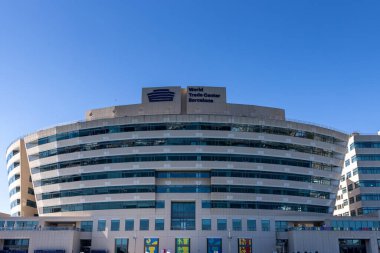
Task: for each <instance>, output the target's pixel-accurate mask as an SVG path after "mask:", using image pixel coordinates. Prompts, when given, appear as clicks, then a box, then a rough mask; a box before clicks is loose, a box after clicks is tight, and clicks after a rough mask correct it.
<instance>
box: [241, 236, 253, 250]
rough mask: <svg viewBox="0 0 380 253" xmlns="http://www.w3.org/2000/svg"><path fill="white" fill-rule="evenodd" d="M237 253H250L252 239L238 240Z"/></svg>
mask: <svg viewBox="0 0 380 253" xmlns="http://www.w3.org/2000/svg"><path fill="white" fill-rule="evenodd" d="M238 245H239V253H252V239H250V238H239V239H238Z"/></svg>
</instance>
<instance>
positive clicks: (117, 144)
mask: <svg viewBox="0 0 380 253" xmlns="http://www.w3.org/2000/svg"><path fill="white" fill-rule="evenodd" d="M170 145H205V146H234V147H250V148H266V149H279V150H292V151H293V150H294V151H298V152H302V153H309V154H315V155H321V156H326V157H333V156H334V154H333V152H329V151H325V150H323V149H321V148H316V147H307V146H302V145H296V144H289V143H278V142H264V141H256V140H243V139H214V138H159V139H158V138H155V139H134V140H119V141H106V142H97V143H89V144H81V145H74V146H67V147H62V148H56V149H51V150H47V151H42V152H40V153H38V154H37V155H30V156H29V160H30V161H33V160H36V159H41V158H46V157H50V156H55V155H60V154H68V153H74V152H82V151H90V150H98V149H112V148H127V147H140V146H170Z"/></svg>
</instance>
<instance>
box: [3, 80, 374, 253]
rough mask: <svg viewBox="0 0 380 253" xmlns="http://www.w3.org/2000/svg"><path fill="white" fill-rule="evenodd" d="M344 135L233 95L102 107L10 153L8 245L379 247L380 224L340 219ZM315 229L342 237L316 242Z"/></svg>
mask: <svg viewBox="0 0 380 253" xmlns="http://www.w3.org/2000/svg"><path fill="white" fill-rule="evenodd" d="M347 138H348V136H347V135H346V134H344V133H341V132H338V131H335V130H331V129H328V128H324V127H319V126H316V125H312V124H305V123H299V122H294V121H289V120H286V118H285V111H284V110H282V109H277V108H269V107H262V106H254V105H239V104H230V103H227V100H226V90H225V88H222V87H199V86H190V87H187V88H181V87H177V86H176V87H160V88H145V89H143V92H142V103H141V104H137V105H126V106H114V107H108V108H103V109H95V110H91V111H89V112H87V113H86V120H85V121H82V122H76V123H72V124H65V125H59V126H56V127H52V128H48V129H44V130H41V131H38V132H35V133H32V134H29V135H27V136H25V137H23V138H22V139H20V140H17V141H16V142H14V143H12V144H11V145H10V146H9V148H8V150H7V152H6V156H7V157H9V159H7V170H8V182H9V189H10V198H11V206H12V209H11V212H12V213H11V214H12V216H22V217H19V218H17V217H12V218H6V219H3V220H2V221H1V222H2V223H0V227H2V228H3V231H2V232H0V238H1V239H2V240H0V246H1V245H3V249H4V250H10V249H17V250H25V249H27V250H29V252H36V251H37V252H38V253H40V252H39V251H41V252H43V251H44V250H45V251H46V250H50V251H53V250H65V251H66V252H70V251H71V252H79V251H90V250H92V251H93V252H96V251H102V252H105V251H108V252H134V253H136V252H149V253H158V252H164V251H166V252H178V253H179V252H207V253H208V252H212V253H215V252H218V253H221V252H273V251H277V252H305V251H307V252H340V250H341V249H344V247H346V248H347V250H348V251H347V252H351V251H349V250H351V249H355V250H363V249H364V250H365V251H360V252H363V253H364V252H378V246H377V245H378V244H377V239H378V238H380V236H378V232H377V230H378V227H379V226H378V223H376V222H378V218H377V217H372V218H371V219H366V220H360V219H359V220H358V221H357V224H358V225H357V226H356V225H355V226H354V228H355V230H356V231H361V233H359V234H358V235H356V234H354V233H353V232H352V231H353V230H352V229H351V227H350V224H349V223H347V222H348V221H347V220H343V218H336V219H337V220H332V212H333V209H334V203H335V199H336V192H337V189H338V185H339V179H340V175H341V171H342V166H343V158H344V155H345V152H346V145H347ZM21 151H23V152H24V153H22V152H21ZM23 158H24V160H22V159H23ZM19 160H20V161H23V162H19V163H17V161H19ZM17 173H19V174H20V176H19V177H17V176H15V175H17ZM22 175H25V176H28V180H27V181H25V182H26V183H24V181H22V178H21V177H22ZM17 187H19V188H17ZM15 188H16V190H14V189H15ZM29 188H30V189H31V190H29ZM17 189H19V190H18V191H17ZM24 192H26V193H27V194H26V195H23V194H22V193H24ZM33 203H34V204H33ZM36 214H38V216H39V217H38V218H37V217H35V218H33V216H34V215H36ZM334 219H335V218H334ZM339 219H341V220H339ZM369 222H370V223H369ZM355 224H356V223H355ZM345 228H347V229H346V231H351V232H347V233H351V234H347V236H346V235H345V236H343V237H341V232H340V231H342V230H344V229H345ZM369 228H370V229H369ZM369 230H371V232H369ZM372 230H374V231H372ZM49 231H54V232H49ZM316 231H324V233H323V235H324V236H325V237H323V238H324V239H321V240H325V241H326V243H327V241H328V240H330V239H331V238H335V239H336V240H335V239H334V240H333V241H331V242H330V243H327V244H326V245H327V246H323V245H320V243H316V242H312V241H313V237H314V234H313V233H315V232H316ZM363 231H367V234H368V235H365V236H364V234H363V233H364V232H363ZM54 233H56V234H54ZM331 233H332V235H331ZM41 236H42V237H41ZM45 236H47V237H48V238H51V239H50V240H49V242H46V241H45V240H42V239H38V238H45ZM60 237H62V238H67V241H68V242H69V243H65V244H63V243H62V241H60V240H59V239H58V238H60ZM305 238H308V240H309V243H305V242H307V241H305V240H306V239H305ZM354 239H355V240H354ZM56 240H58V241H57V242H56V244H55V243H54V242H55V241H56ZM65 240H66V239H65ZM350 240H351V241H350ZM353 240H354V241H353ZM71 242H72V243H71ZM26 245H28V246H26ZM332 245H333V246H332ZM326 247H328V248H331V249H332V250H331V251H327V248H326ZM374 249H376V251H373V250H374ZM352 252H353V251H352ZM355 252H356V251H355ZM358 252H359V251H358Z"/></svg>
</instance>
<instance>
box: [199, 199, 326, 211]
mask: <svg viewBox="0 0 380 253" xmlns="http://www.w3.org/2000/svg"><path fill="white" fill-rule="evenodd" d="M202 208H233V209H267V210H281V211H296V212H314V213H328V212H329V208H328V207H326V206H316V205H305V204H295V203H278V202H259V201H225V200H211V201H209V200H203V201H202Z"/></svg>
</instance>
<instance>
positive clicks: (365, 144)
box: [350, 142, 380, 150]
mask: <svg viewBox="0 0 380 253" xmlns="http://www.w3.org/2000/svg"><path fill="white" fill-rule="evenodd" d="M354 148H380V142H354V143H351V144H350V150H353V149H354Z"/></svg>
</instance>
